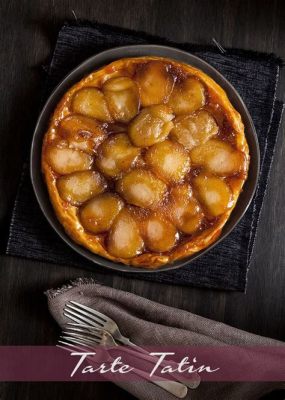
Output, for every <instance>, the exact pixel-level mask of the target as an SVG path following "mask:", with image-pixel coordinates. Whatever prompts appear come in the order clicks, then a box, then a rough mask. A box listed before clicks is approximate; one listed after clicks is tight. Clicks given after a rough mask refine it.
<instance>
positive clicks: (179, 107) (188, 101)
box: [167, 77, 206, 115]
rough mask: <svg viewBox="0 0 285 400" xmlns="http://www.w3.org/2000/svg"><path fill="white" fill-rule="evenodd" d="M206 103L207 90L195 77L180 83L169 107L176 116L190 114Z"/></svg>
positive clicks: (170, 99) (176, 85) (176, 86)
mask: <svg viewBox="0 0 285 400" xmlns="http://www.w3.org/2000/svg"><path fill="white" fill-rule="evenodd" d="M205 102H206V96H205V88H204V86H203V84H202V83H201V82H200V81H199V80H198V79H197V78H194V77H189V78H187V79H185V80H183V81H181V82H180V81H178V82H177V83H176V84H175V85H174V89H173V91H172V93H171V95H170V98H169V101H168V103H167V104H168V105H169V106H170V107H171V108H172V110H173V112H174V114H176V115H181V114H190V113H192V112H194V111H196V110H198V109H199V108H200V107H203V105H204V104H205Z"/></svg>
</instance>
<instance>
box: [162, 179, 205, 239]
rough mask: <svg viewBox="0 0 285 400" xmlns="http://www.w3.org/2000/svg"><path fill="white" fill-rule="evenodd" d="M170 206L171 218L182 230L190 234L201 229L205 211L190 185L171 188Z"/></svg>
mask: <svg viewBox="0 0 285 400" xmlns="http://www.w3.org/2000/svg"><path fill="white" fill-rule="evenodd" d="M168 207H169V213H170V218H171V220H172V222H173V223H174V225H176V226H177V228H178V229H179V230H180V231H182V232H184V233H186V234H188V235H190V234H192V233H194V232H195V231H197V230H198V229H199V227H200V225H201V222H202V219H203V213H202V210H201V208H200V206H199V204H198V202H197V200H196V199H195V197H193V194H192V189H191V187H190V185H188V184H184V185H180V186H176V187H174V188H173V189H172V190H171V194H170V202H169V206H168Z"/></svg>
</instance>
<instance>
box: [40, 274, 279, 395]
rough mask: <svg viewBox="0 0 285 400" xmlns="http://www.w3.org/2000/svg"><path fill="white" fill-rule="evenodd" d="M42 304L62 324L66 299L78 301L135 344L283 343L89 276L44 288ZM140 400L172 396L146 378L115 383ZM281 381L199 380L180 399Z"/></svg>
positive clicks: (253, 391)
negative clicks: (113, 323)
mask: <svg viewBox="0 0 285 400" xmlns="http://www.w3.org/2000/svg"><path fill="white" fill-rule="evenodd" d="M46 294H47V297H48V307H49V310H50V312H51V314H52V316H53V317H54V318H55V320H56V321H57V322H58V324H59V325H60V326H61V327H63V326H64V325H65V324H66V322H68V320H67V318H66V317H65V316H64V315H63V308H64V306H65V303H66V302H67V301H69V300H74V301H78V302H81V303H82V304H85V305H87V306H90V307H94V308H96V309H97V310H98V311H101V312H102V313H105V314H106V315H108V316H109V317H111V318H112V319H114V320H115V321H116V322H117V324H118V325H119V327H120V330H121V332H122V334H123V335H125V336H126V337H129V338H131V340H132V341H133V342H134V343H136V344H138V345H145V346H147V345H164V346H165V345H174V346H175V345H181V344H183V345H185V346H187V345H188V346H193V345H201V346H207V345H215V344H216V345H277V346H278V345H279V346H280V345H284V343H282V342H278V341H276V340H273V339H269V338H264V337H261V336H257V335H253V334H251V333H248V332H245V331H241V330H239V329H236V328H232V327H230V326H228V325H225V324H222V323H219V322H215V321H212V320H209V319H206V318H203V317H200V316H198V315H195V314H192V313H190V312H187V311H183V310H180V309H177V308H172V307H168V306H165V305H162V304H159V303H156V302H153V301H150V300H147V299H145V298H143V297H140V296H137V295H135V294H132V293H128V292H124V291H121V290H117V289H114V288H111V287H107V286H103V285H100V284H98V283H96V282H95V281H94V280H92V279H78V280H77V281H75V282H73V283H70V284H68V285H65V286H63V287H62V288H60V289H51V290H48V291H47V292H46ZM116 384H117V385H119V386H120V387H122V388H124V389H125V390H127V391H128V392H129V393H131V394H132V395H133V396H135V397H137V398H138V399H140V400H174V399H176V398H175V397H174V396H172V395H169V394H167V393H166V392H165V391H164V390H162V389H160V388H159V387H157V386H155V385H154V384H153V383H150V382H144V381H141V382H135V383H132V382H116ZM281 388H285V383H277V382H271V383H270V382H256V383H255V382H253V383H238V382H235V383H228V382H220V383H215V382H201V384H200V386H199V387H198V388H197V389H195V390H190V389H189V391H188V395H187V397H186V399H188V400H189V399H193V400H204V399H209V400H241V399H242V400H253V399H259V398H260V397H261V396H262V395H264V394H266V393H269V392H271V391H273V390H275V389H281Z"/></svg>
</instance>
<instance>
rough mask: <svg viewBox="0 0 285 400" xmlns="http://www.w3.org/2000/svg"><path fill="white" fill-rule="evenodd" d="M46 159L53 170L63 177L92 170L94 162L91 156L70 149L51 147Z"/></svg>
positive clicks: (48, 149) (47, 151)
mask: <svg viewBox="0 0 285 400" xmlns="http://www.w3.org/2000/svg"><path fill="white" fill-rule="evenodd" d="M46 158H47V161H48V163H49V165H50V166H51V167H52V169H53V170H54V171H55V172H57V173H58V174H61V175H65V174H71V173H72V172H75V171H85V170H87V169H90V168H91V165H92V162H93V158H92V157H91V156H90V155H89V154H87V153H84V152H83V151H78V150H74V149H69V148H68V147H56V146H49V147H48V148H47V150H46Z"/></svg>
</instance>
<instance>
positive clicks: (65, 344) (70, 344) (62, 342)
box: [56, 339, 85, 353]
mask: <svg viewBox="0 0 285 400" xmlns="http://www.w3.org/2000/svg"><path fill="white" fill-rule="evenodd" d="M58 343H61V344H63V346H60V345H58V344H57V345H56V346H57V347H60V348H61V349H64V350H68V351H70V352H71V353H72V352H73V351H74V350H80V351H82V350H85V348H83V347H80V346H76V345H75V344H72V343H69V342H65V341H64V340H60V339H58ZM66 346H68V347H66ZM69 347H73V349H70V348H69Z"/></svg>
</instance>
